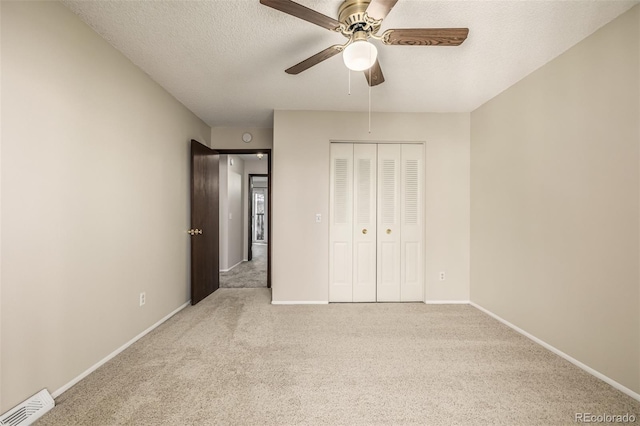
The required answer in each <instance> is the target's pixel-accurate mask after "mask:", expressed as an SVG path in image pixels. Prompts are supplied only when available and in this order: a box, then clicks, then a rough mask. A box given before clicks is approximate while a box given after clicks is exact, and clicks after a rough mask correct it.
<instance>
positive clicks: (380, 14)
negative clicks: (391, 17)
mask: <svg viewBox="0 0 640 426" xmlns="http://www.w3.org/2000/svg"><path fill="white" fill-rule="evenodd" d="M397 2H398V0H371V3H369V6H368V7H367V15H369V18H372V19H375V20H379V19H384V18H385V17H386V16H387V15H388V14H389V12H391V9H393V6H395V5H396V3H397Z"/></svg>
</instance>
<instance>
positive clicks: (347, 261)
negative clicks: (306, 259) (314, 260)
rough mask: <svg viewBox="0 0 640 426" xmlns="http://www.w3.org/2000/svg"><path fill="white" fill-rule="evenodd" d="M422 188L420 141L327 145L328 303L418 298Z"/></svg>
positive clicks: (420, 286)
mask: <svg viewBox="0 0 640 426" xmlns="http://www.w3.org/2000/svg"><path fill="white" fill-rule="evenodd" d="M423 191H424V160H423V145H422V144H409V143H393V144H391V143H384V144H371V143H366V144H365V143H363V144H360V143H332V144H331V184H330V217H329V221H330V225H329V226H330V240H329V301H330V302H376V301H377V302H412V301H422V300H423V290H424V279H423V277H424V241H423V240H424V206H423V205H424V195H423Z"/></svg>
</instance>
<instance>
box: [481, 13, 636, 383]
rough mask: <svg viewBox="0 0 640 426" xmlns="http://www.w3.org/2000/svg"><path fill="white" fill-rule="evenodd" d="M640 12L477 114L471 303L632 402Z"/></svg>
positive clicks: (605, 29) (627, 16) (624, 17)
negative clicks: (608, 381)
mask: <svg viewBox="0 0 640 426" xmlns="http://www.w3.org/2000/svg"><path fill="white" fill-rule="evenodd" d="M639 13H640V8H639V7H638V6H636V7H635V8H633V9H632V10H631V11H630V12H628V13H626V14H624V15H622V16H621V17H620V18H618V19H616V20H615V21H613V22H612V23H610V24H609V25H607V26H605V27H603V28H602V29H601V30H599V31H598V32H596V33H595V34H593V35H592V36H591V37H589V38H587V39H585V40H584V41H582V42H581V43H579V44H578V45H576V46H575V47H573V48H572V49H570V50H569V51H567V52H565V53H564V54H563V55H561V56H560V57H558V58H556V59H555V60H553V61H552V62H550V63H548V64H547V65H545V66H544V67H542V68H540V69H539V70H537V71H535V72H534V73H533V74H531V75H529V76H528V77H526V78H525V79H523V80H522V81H520V82H519V83H517V84H516V85H514V86H512V87H511V88H509V89H508V90H506V91H505V92H503V93H502V94H500V95H499V96H497V97H496V98H494V99H493V100H491V101H489V102H487V103H486V104H485V105H483V106H482V107H480V108H478V109H477V110H476V111H474V112H473V113H472V114H471V300H472V301H473V302H475V303H477V304H479V305H480V306H482V307H484V308H486V309H488V310H490V311H492V312H493V313H495V314H497V315H498V316H500V317H502V318H504V319H506V320H507V321H510V322H511V323H513V324H515V325H516V326H518V327H520V328H522V329H524V330H525V331H527V332H529V333H531V334H532V335H534V336H536V337H537V338H539V339H542V340H543V341H545V342H547V343H549V344H550V345H552V346H554V347H556V348H558V349H560V350H561V351H563V352H565V353H566V354H568V355H570V356H572V357H574V358H576V359H577V360H579V361H581V362H582V363H584V364H586V365H587V366H589V367H591V368H593V369H595V370H597V371H599V372H601V373H602V374H604V375H606V376H608V377H610V378H612V379H613V380H615V381H617V382H619V383H620V384H622V385H624V386H626V387H628V388H630V389H631V390H633V391H635V392H640V371H639V369H640V317H639V316H640V302H639V301H640V294H639V292H640V284H639V266H640V265H639V255H640V253H639V250H638V242H639V239H638V235H639V234H638V233H639V213H640V212H639V208H638V202H639V189H640V187H639V181H638V179H639V167H638V164H639V157H638V156H639V149H638V146H639V139H640V131H639V123H638V121H639V117H640V107H639V99H640V98H639V96H638V94H639V93H640V92H639V91H640V88H639V81H640V79H639V75H640V72H639V67H638V58H639V53H638V52H639V46H638V44H639V32H638V31H639V30H638V28H639Z"/></svg>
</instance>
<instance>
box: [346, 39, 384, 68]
mask: <svg viewBox="0 0 640 426" xmlns="http://www.w3.org/2000/svg"><path fill="white" fill-rule="evenodd" d="M342 59H343V60H344V64H345V65H346V66H347V68H349V69H350V70H351V71H364V70H368V69H369V68H371V67H372V66H373V64H375V63H376V59H378V49H377V48H376V47H375V46H374V45H373V44H371V43H369V42H368V41H367V40H356V41H354V42H353V43H351V44H350V45H348V46H347V47H346V48H345V49H344V52H343V53H342Z"/></svg>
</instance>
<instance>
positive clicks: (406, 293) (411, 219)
mask: <svg viewBox="0 0 640 426" xmlns="http://www.w3.org/2000/svg"><path fill="white" fill-rule="evenodd" d="M422 149H423V148H422V145H419V144H395V145H390V144H380V145H378V231H377V234H378V238H377V239H378V253H377V255H378V262H377V263H378V265H377V266H378V274H377V300H378V301H379V302H417V301H421V300H423V288H424V280H423V276H424V272H423V260H422V259H423V257H424V248H423V247H424V244H423V234H424V228H423V223H424V213H423V210H424V208H423V195H422V193H423V186H422V185H423V181H424V172H423V159H422V158H423V155H422Z"/></svg>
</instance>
